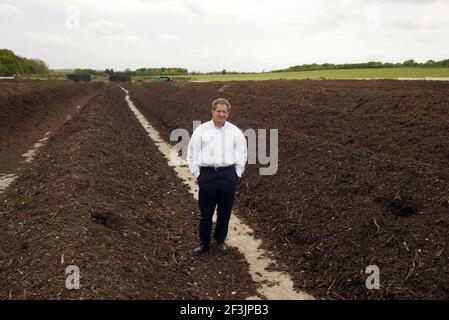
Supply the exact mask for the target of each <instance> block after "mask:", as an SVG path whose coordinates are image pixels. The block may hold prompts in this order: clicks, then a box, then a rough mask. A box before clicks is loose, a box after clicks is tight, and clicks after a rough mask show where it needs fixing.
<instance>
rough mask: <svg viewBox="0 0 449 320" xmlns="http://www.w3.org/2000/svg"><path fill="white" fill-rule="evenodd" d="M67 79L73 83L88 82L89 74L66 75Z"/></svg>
mask: <svg viewBox="0 0 449 320" xmlns="http://www.w3.org/2000/svg"><path fill="white" fill-rule="evenodd" d="M67 79H68V80H73V81H76V82H78V81H90V80H91V78H90V74H68V75H67Z"/></svg>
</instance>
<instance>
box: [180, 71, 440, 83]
mask: <svg viewBox="0 0 449 320" xmlns="http://www.w3.org/2000/svg"><path fill="white" fill-rule="evenodd" d="M190 77H191V80H197V81H232V80H276V79H286V80H290V79H319V78H326V79H348V78H389V79H390V78H426V77H442V78H449V68H392V69H347V70H319V71H300V72H275V73H268V72H266V73H249V74H224V75H195V76H190ZM173 78H175V79H176V77H173Z"/></svg>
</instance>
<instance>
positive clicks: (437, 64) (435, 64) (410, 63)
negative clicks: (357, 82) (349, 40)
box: [271, 59, 449, 72]
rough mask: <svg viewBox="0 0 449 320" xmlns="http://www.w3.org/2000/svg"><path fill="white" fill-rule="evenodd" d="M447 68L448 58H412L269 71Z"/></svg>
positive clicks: (304, 66) (327, 64)
mask: <svg viewBox="0 0 449 320" xmlns="http://www.w3.org/2000/svg"><path fill="white" fill-rule="evenodd" d="M410 67H412V68H418V67H419V68H449V59H446V60H441V61H434V60H428V61H427V62H425V63H419V62H416V61H414V60H413V59H410V60H407V61H404V62H402V63H389V62H385V63H383V62H379V61H371V62H367V63H345V64H333V63H323V64H317V63H312V64H303V65H298V66H293V67H290V68H287V69H280V70H273V71H271V72H291V71H316V70H334V69H379V68H410Z"/></svg>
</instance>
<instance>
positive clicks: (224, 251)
mask: <svg viewBox="0 0 449 320" xmlns="http://www.w3.org/2000/svg"><path fill="white" fill-rule="evenodd" d="M217 248H218V251H219V252H220V253H221V254H222V255H227V254H228V251H229V249H228V246H227V245H226V243H224V242H218V243H217Z"/></svg>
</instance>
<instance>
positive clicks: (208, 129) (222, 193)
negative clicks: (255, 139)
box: [187, 98, 247, 256]
mask: <svg viewBox="0 0 449 320" xmlns="http://www.w3.org/2000/svg"><path fill="white" fill-rule="evenodd" d="M230 110H231V104H230V103H229V101H228V100H226V99H223V98H218V99H216V100H214V101H213V102H212V120H211V121H208V122H206V123H203V124H201V125H200V126H198V127H197V128H196V129H195V131H194V132H193V134H192V138H191V139H190V142H189V146H188V149H187V162H188V164H189V170H190V172H191V173H192V174H193V175H194V176H195V177H196V178H197V181H198V186H199V195H198V200H199V201H198V202H199V207H200V212H201V215H200V228H199V238H200V244H199V246H198V247H197V248H196V249H195V250H194V251H193V254H194V255H195V256H199V255H201V254H203V253H205V252H206V251H208V250H209V247H210V238H211V229H212V216H213V214H214V211H215V208H217V224H216V226H215V233H214V238H215V241H216V242H217V248H218V250H219V251H220V253H222V254H227V252H228V248H227V246H226V244H225V240H226V236H227V234H228V225H229V219H230V217H231V209H232V205H233V203H234V195H235V191H236V186H237V182H238V180H239V178H240V177H241V176H242V174H243V171H244V170H245V164H246V159H247V147H246V139H245V136H244V135H243V133H242V131H241V130H240V129H239V128H237V127H236V126H235V125H233V124H232V123H230V122H227V121H226V120H227V119H228V117H229V112H230Z"/></svg>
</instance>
